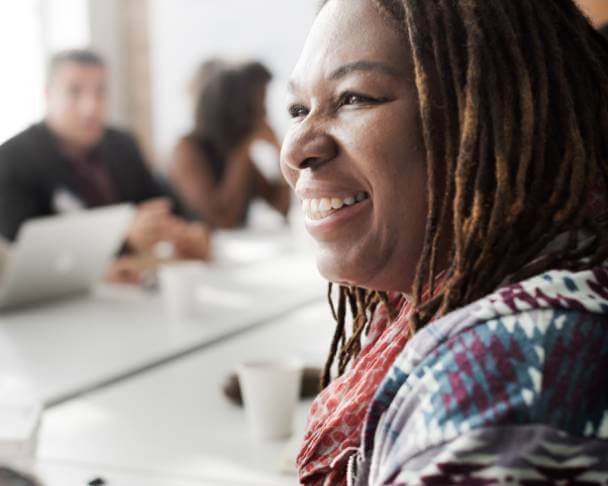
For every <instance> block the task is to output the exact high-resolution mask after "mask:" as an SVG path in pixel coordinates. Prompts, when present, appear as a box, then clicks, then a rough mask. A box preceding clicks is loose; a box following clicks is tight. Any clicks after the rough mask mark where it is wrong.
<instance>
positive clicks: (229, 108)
mask: <svg viewBox="0 0 608 486" xmlns="http://www.w3.org/2000/svg"><path fill="white" fill-rule="evenodd" d="M204 74H205V75H204V80H203V83H202V85H201V86H200V93H199V96H198V100H197V102H196V110H195V123H194V125H195V126H194V130H193V131H192V134H191V137H193V138H195V139H196V140H198V141H199V142H201V143H204V144H205V145H206V146H207V148H208V149H210V150H211V151H212V152H213V153H212V155H213V156H214V157H217V158H219V159H225V158H226V157H227V156H228V154H229V153H230V152H231V151H232V150H234V149H235V148H236V147H238V146H239V145H240V144H241V143H243V142H244V141H245V140H246V139H247V137H249V136H250V135H251V134H252V133H253V131H254V130H255V128H256V126H257V124H258V123H259V122H260V119H261V117H263V116H264V111H263V107H262V106H261V104H260V90H261V89H263V88H265V87H266V85H267V84H268V82H269V81H270V80H271V79H272V75H271V73H270V71H269V70H268V69H267V68H266V67H265V66H264V65H262V64H261V63H259V62H249V63H246V64H239V65H236V66H228V65H225V64H221V63H219V62H218V61H217V60H214V61H213V64H210V65H209V69H207V70H206V71H205V73H204Z"/></svg>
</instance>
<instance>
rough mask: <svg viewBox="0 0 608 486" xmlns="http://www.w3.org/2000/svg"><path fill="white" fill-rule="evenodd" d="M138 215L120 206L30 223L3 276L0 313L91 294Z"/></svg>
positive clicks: (14, 249)
mask: <svg viewBox="0 0 608 486" xmlns="http://www.w3.org/2000/svg"><path fill="white" fill-rule="evenodd" d="M134 211H135V209H134V207H133V206H131V205H129V204H121V205H117V206H108V207H104V208H99V209H90V210H86V211H76V212H72V213H67V214H62V215H58V216H49V217H44V218H37V219H31V220H29V221H27V222H25V223H24V224H23V226H22V227H21V230H20V231H19V234H18V236H17V241H16V242H15V244H14V245H12V247H11V249H10V253H9V255H8V258H7V261H6V262H5V264H4V270H3V272H2V275H1V276H0V309H8V308H15V307H20V306H23V305H24V304H31V303H38V302H43V301H47V300H52V299H57V298H61V297H66V296H71V295H76V294H80V293H86V292H88V291H89V290H90V289H91V288H92V287H93V286H94V285H95V284H96V283H97V282H98V281H99V280H100V279H101V277H102V276H103V274H104V272H105V270H106V268H107V265H108V264H109V263H110V261H111V260H112V258H113V257H114V255H115V254H116V253H117V252H118V250H119V249H120V246H121V244H122V242H123V241H124V239H125V235H126V234H127V230H128V226H129V224H130V222H131V219H132V217H133V214H134Z"/></svg>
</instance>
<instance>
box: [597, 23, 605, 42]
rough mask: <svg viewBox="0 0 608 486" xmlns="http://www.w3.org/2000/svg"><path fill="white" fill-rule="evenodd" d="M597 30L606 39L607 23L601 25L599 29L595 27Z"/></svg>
mask: <svg viewBox="0 0 608 486" xmlns="http://www.w3.org/2000/svg"><path fill="white" fill-rule="evenodd" d="M597 31H598V32H599V33H600V34H602V37H604V39H608V24H604V25H602V26H601V27H600V28H599V29H597Z"/></svg>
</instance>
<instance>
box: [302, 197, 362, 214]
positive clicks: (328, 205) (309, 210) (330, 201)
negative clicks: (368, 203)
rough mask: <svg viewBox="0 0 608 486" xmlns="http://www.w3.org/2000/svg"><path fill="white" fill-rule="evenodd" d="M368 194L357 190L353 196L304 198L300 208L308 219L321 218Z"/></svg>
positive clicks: (350, 204) (360, 199)
mask: <svg viewBox="0 0 608 486" xmlns="http://www.w3.org/2000/svg"><path fill="white" fill-rule="evenodd" d="M368 198H369V195H368V194H367V193H365V192H359V193H357V194H355V195H354V196H349V197H346V198H344V199H340V198H337V197H322V198H321V199H304V200H303V201H302V210H303V211H304V214H305V215H306V217H307V218H309V219H323V218H326V217H327V216H329V215H330V214H331V213H333V212H335V211H338V210H340V209H342V208H343V207H345V206H352V205H354V204H357V203H360V202H361V201H364V200H365V199H368Z"/></svg>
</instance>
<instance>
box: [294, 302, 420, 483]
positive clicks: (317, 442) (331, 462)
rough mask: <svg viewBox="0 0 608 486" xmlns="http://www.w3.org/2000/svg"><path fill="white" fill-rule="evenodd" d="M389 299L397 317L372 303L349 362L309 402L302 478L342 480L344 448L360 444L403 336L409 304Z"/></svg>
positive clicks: (406, 334) (300, 457)
mask: <svg viewBox="0 0 608 486" xmlns="http://www.w3.org/2000/svg"><path fill="white" fill-rule="evenodd" d="M395 300H396V302H395V308H396V309H399V315H398V316H397V318H396V319H394V320H393V321H391V320H390V318H389V313H388V310H387V309H386V307H385V306H384V305H382V304H380V305H379V306H378V307H377V309H376V312H375V313H374V317H373V320H372V322H371V324H370V329H369V334H368V336H367V338H366V340H365V342H364V343H363V346H362V349H361V352H360V353H359V355H358V356H357V358H356V360H355V361H354V363H353V366H352V367H351V368H350V369H349V370H348V371H346V372H345V373H344V374H343V375H342V376H340V377H338V378H336V379H335V380H334V381H332V382H331V384H330V385H329V386H328V387H327V388H325V389H324V390H323V391H322V392H321V393H320V394H319V396H318V397H317V398H316V400H315V401H314V403H313V404H312V407H311V409H310V414H309V418H308V426H307V431H306V435H305V437H304V443H303V446H302V450H301V451H300V454H299V455H298V460H297V464H298V470H299V476H300V482H301V483H302V484H305V485H314V486H317V485H325V484H329V485H332V486H333V485H342V484H346V465H347V463H348V458H349V456H350V454H352V453H353V452H354V451H355V450H356V449H357V448H358V447H359V446H360V443H361V432H362V427H363V421H364V418H365V414H366V412H367V409H368V406H369V404H370V403H371V400H372V398H373V397H374V394H375V392H376V389H377V388H378V386H379V385H380V383H381V382H382V380H383V378H384V376H385V375H386V373H387V372H388V370H389V369H390V368H391V366H392V364H393V362H394V361H395V359H396V357H397V355H398V354H399V353H400V352H401V350H402V349H403V347H404V346H405V344H406V342H407V341H408V338H409V326H408V316H409V312H410V309H411V308H410V306H409V305H408V304H407V303H406V301H405V299H404V298H403V297H400V296H399V297H397V298H396V299H395Z"/></svg>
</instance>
